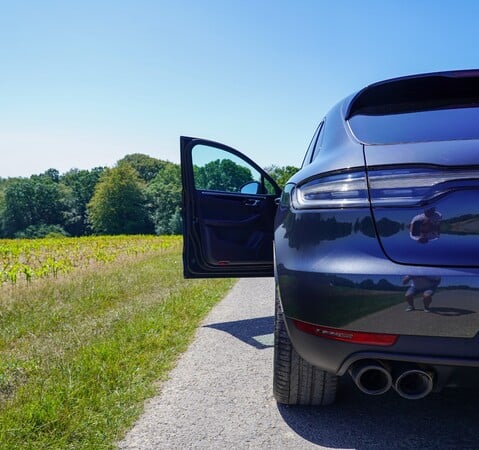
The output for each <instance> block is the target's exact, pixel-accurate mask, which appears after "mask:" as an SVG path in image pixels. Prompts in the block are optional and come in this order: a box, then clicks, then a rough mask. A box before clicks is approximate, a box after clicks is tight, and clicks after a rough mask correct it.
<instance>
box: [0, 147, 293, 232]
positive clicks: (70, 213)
mask: <svg viewBox="0 0 479 450" xmlns="http://www.w3.org/2000/svg"><path fill="white" fill-rule="evenodd" d="M296 170H297V169H296V168H294V167H291V166H287V167H283V168H281V167H277V166H271V167H269V168H267V171H268V172H269V173H270V174H271V175H272V176H273V177H274V178H275V179H276V180H277V181H278V182H279V184H280V185H281V184H284V181H285V179H287V178H289V176H290V174H292V173H294V171H296ZM181 229H182V224H181V174H180V166H179V165H178V164H175V163H172V162H169V161H164V160H161V159H156V158H153V157H150V156H147V155H143V154H139V153H135V154H131V155H127V156H125V157H124V158H122V159H121V160H119V161H118V162H117V163H116V165H115V166H114V167H113V168H107V167H97V168H94V169H91V170H79V169H71V170H69V171H68V172H66V173H64V174H60V173H59V172H58V170H56V169H49V170H47V171H45V172H44V173H42V174H39V175H32V176H30V177H29V178H23V177H22V178H7V179H0V237H2V238H20V237H26V238H36V237H44V236H47V235H64V236H87V235H91V234H159V235H160V234H180V233H181Z"/></svg>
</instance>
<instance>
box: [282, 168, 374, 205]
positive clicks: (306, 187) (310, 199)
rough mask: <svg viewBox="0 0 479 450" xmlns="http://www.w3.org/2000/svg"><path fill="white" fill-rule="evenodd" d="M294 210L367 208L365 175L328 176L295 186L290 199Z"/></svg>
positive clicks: (344, 174)
mask: <svg viewBox="0 0 479 450" xmlns="http://www.w3.org/2000/svg"><path fill="white" fill-rule="evenodd" d="M291 201H292V206H293V208H295V209H315V208H354V207H361V206H368V205H369V200H368V186H367V184H366V174H365V172H363V171H360V172H348V173H341V174H338V175H329V176H325V177H320V178H317V179H314V180H312V181H309V182H307V183H305V184H303V185H301V186H297V187H296V188H295V189H294V191H293V193H292V197H291Z"/></svg>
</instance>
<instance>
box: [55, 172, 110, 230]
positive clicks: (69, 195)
mask: <svg viewBox="0 0 479 450" xmlns="http://www.w3.org/2000/svg"><path fill="white" fill-rule="evenodd" d="M104 171H105V168H104V167H95V168H94V169H92V170H78V169H71V170H69V171H68V172H67V173H65V174H64V175H63V176H62V177H61V178H60V183H61V185H62V186H63V187H64V189H63V192H64V195H65V203H66V204H67V205H68V209H67V211H66V213H65V229H66V231H67V232H68V233H69V234H70V235H72V236H83V235H85V234H87V233H88V231H89V223H88V214H87V204H88V203H89V201H90V200H91V198H92V197H93V193H94V191H95V186H96V185H97V183H98V180H99V179H100V177H101V175H102V173H103V172H104Z"/></svg>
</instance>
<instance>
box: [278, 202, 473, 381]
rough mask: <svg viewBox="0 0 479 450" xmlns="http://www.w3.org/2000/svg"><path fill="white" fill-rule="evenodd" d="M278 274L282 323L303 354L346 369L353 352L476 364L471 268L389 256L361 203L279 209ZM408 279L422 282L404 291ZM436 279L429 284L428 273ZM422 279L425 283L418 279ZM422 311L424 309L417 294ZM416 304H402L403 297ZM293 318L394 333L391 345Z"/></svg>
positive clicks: (360, 356) (336, 368)
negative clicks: (313, 331)
mask: <svg viewBox="0 0 479 450" xmlns="http://www.w3.org/2000/svg"><path fill="white" fill-rule="evenodd" d="M275 245H276V251H275V254H276V276H277V282H278V288H279V295H280V299H281V304H282V307H283V310H284V313H285V316H286V318H287V319H286V322H287V327H288V331H289V333H290V337H291V340H292V342H293V345H294V346H295V348H296V349H297V351H298V352H299V353H300V354H301V356H303V357H304V358H305V359H306V360H307V361H309V362H311V363H312V364H314V365H316V366H318V367H321V368H323V369H325V370H328V371H330V372H333V373H339V374H342V373H344V372H345V371H346V370H347V368H348V367H349V365H350V364H351V363H352V362H354V361H356V360H359V359H364V358H379V359H389V360H398V361H411V362H422V363H427V364H431V365H436V364H437V365H456V366H471V367H479V336H478V331H479V270H478V269H477V268H473V269H468V268H442V267H425V266H411V265H405V264H397V263H394V262H392V261H391V260H390V259H388V258H387V257H386V256H385V255H384V253H383V251H382V249H381V247H380V246H379V243H378V239H377V238H376V235H375V233H374V227H373V226H372V225H371V223H370V216H369V211H360V210H356V211H353V210H349V211H345V210H343V211H339V212H338V211H321V213H318V212H314V211H313V212H304V213H301V214H292V213H289V214H287V217H285V218H282V222H281V224H280V226H278V227H277V228H276V234H275ZM406 276H409V277H414V278H415V279H416V280H417V283H416V284H417V286H420V289H416V291H414V289H413V290H411V286H410V284H411V282H410V279H409V280H408V281H407V282H406V283H405V284H404V278H405V277H406ZM428 279H431V280H438V281H437V282H436V283H435V284H434V283H433V282H431V283H433V285H431V286H429V287H428V286H427V280H428ZM424 280H426V281H424ZM426 291H429V292H428V295H430V296H431V297H430V301H431V303H430V305H429V304H428V305H427V306H429V309H430V312H424V311H423V309H424V298H423V297H424V293H425V292H426ZM411 295H412V297H413V299H414V306H415V308H416V309H415V310H414V311H410V312H406V306H407V305H408V303H407V296H411ZM292 319H297V320H300V321H303V322H308V323H311V324H316V325H321V326H325V327H331V328H337V329H340V330H349V331H361V332H368V333H386V334H395V335H398V336H399V338H398V340H397V341H396V343H395V344H394V345H391V346H389V347H376V346H370V345H364V344H354V343H348V342H338V341H334V340H331V339H326V338H323V337H318V336H314V335H310V334H308V333H305V332H303V331H300V330H298V329H297V328H296V327H295V326H294V325H293V323H292Z"/></svg>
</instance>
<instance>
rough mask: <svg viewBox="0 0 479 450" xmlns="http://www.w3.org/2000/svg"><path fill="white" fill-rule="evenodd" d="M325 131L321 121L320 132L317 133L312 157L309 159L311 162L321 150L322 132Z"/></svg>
mask: <svg viewBox="0 0 479 450" xmlns="http://www.w3.org/2000/svg"><path fill="white" fill-rule="evenodd" d="M325 129H326V127H325V125H324V121H323V123H322V127H321V130H320V131H319V136H318V138H317V140H316V145H315V146H314V150H313V156H312V157H311V161H313V160H315V159H316V157H317V156H318V153H319V150H321V147H322V145H323V141H324V131H325Z"/></svg>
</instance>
